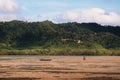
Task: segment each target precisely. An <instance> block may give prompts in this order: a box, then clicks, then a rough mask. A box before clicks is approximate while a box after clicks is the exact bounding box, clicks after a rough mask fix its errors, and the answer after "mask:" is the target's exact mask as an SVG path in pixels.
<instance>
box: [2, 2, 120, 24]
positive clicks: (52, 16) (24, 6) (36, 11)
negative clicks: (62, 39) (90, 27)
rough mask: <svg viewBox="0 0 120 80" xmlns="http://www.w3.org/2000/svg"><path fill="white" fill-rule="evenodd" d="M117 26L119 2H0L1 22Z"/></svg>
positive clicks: (119, 9)
mask: <svg viewBox="0 0 120 80" xmlns="http://www.w3.org/2000/svg"><path fill="white" fill-rule="evenodd" d="M11 20H23V21H30V22H36V21H44V20H50V21H53V22H54V23H66V22H79V23H83V22H84V23H88V22H96V23H99V24H102V25H120V0H0V21H11Z"/></svg>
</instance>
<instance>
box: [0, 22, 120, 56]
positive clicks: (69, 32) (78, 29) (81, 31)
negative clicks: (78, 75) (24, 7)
mask: <svg viewBox="0 0 120 80" xmlns="http://www.w3.org/2000/svg"><path fill="white" fill-rule="evenodd" d="M0 54H31V55H32V54H40V55H41V54H42V55H120V26H102V25H100V24H97V23H76V22H72V23H61V24H55V23H52V22H51V21H43V22H23V21H16V20H14V21H11V22H0Z"/></svg>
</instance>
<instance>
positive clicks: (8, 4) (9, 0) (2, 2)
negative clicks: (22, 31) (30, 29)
mask: <svg viewBox="0 0 120 80" xmlns="http://www.w3.org/2000/svg"><path fill="white" fill-rule="evenodd" d="M18 7H19V5H18V4H17V3H16V2H15V0H0V11H5V12H6V11H7V12H13V11H15V10H16V9H17V8H18Z"/></svg>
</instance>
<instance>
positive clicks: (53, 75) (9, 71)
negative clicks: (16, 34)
mask: <svg viewBox="0 0 120 80" xmlns="http://www.w3.org/2000/svg"><path fill="white" fill-rule="evenodd" d="M0 80H120V57H119V56H86V57H85V59H84V57H82V56H0Z"/></svg>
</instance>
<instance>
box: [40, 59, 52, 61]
mask: <svg viewBox="0 0 120 80" xmlns="http://www.w3.org/2000/svg"><path fill="white" fill-rule="evenodd" d="M51 60H52V59H40V61H51Z"/></svg>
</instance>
